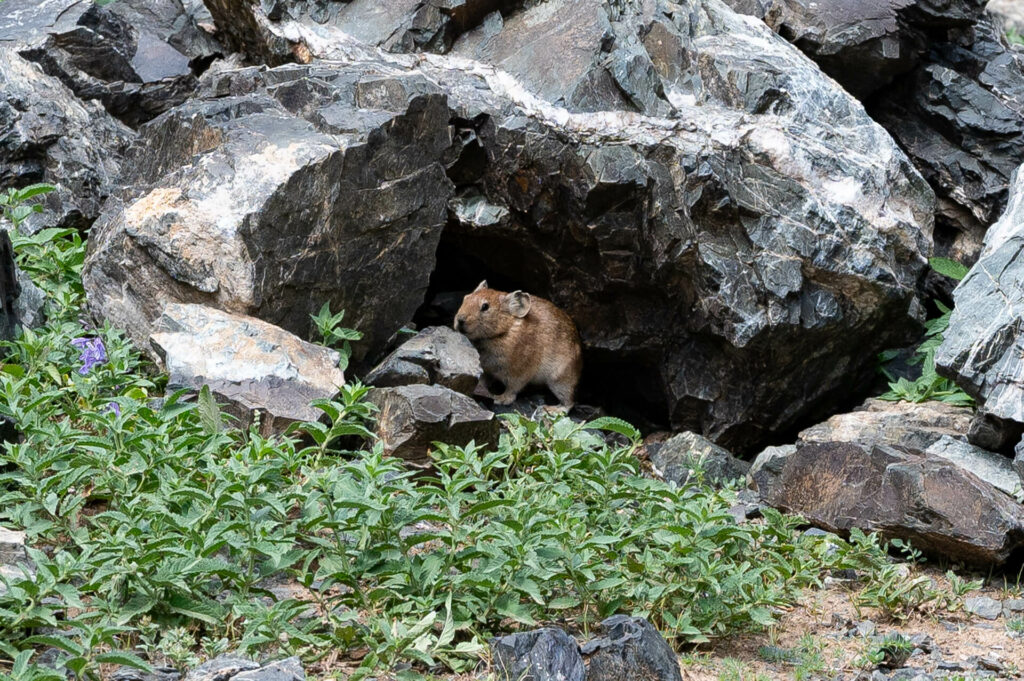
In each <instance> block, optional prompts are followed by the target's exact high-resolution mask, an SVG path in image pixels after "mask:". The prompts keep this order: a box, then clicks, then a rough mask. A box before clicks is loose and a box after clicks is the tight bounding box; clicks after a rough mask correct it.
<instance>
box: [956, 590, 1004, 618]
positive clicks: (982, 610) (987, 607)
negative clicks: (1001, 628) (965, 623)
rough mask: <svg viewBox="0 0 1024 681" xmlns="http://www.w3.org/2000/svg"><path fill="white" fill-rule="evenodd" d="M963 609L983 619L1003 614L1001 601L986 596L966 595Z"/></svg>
mask: <svg viewBox="0 0 1024 681" xmlns="http://www.w3.org/2000/svg"><path fill="white" fill-rule="evenodd" d="M964 610H966V611H967V612H969V613H971V614H973V615H977V616H978V617H981V618H983V619H987V620H994V619H996V618H998V617H999V616H1000V615H1001V614H1003V602H1002V601H997V600H995V599H994V598H989V597H988V596H968V597H967V598H965V599H964Z"/></svg>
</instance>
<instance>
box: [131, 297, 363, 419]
mask: <svg viewBox="0 0 1024 681" xmlns="http://www.w3.org/2000/svg"><path fill="white" fill-rule="evenodd" d="M149 342H150V344H151V346H152V348H153V350H154V351H155V353H156V355H157V356H158V357H159V359H160V361H161V363H162V365H163V368H164V369H165V370H166V371H167V373H168V380H167V387H168V389H170V390H175V389H178V388H189V389H192V390H199V389H200V388H202V386H204V385H208V386H209V387H210V390H211V391H212V392H213V393H214V395H215V396H217V397H218V398H221V399H223V400H227V408H228V412H229V413H231V414H232V415H233V416H235V417H236V418H237V419H238V420H239V423H238V424H237V425H238V427H240V428H243V429H245V428H247V427H248V426H249V424H251V423H252V422H253V420H254V419H255V418H257V416H256V415H257V413H258V414H259V417H258V418H259V420H260V430H261V431H262V432H263V433H264V434H265V435H266V434H270V433H283V432H284V431H285V430H286V429H287V427H288V426H289V425H291V424H292V423H295V422H297V421H316V420H317V419H318V418H319V416H320V412H319V411H318V410H317V409H315V408H313V407H311V406H310V402H311V401H313V400H317V399H330V398H332V397H334V396H335V395H336V394H337V393H338V390H339V389H340V388H341V386H342V385H344V383H345V377H344V375H343V374H342V372H341V369H339V368H338V353H337V352H336V351H334V350H330V349H328V348H325V347H322V346H319V345H313V344H311V343H307V342H305V341H303V340H302V339H300V338H297V337H296V336H294V335H292V334H290V333H288V332H287V331H284V330H282V329H279V328H277V327H275V326H273V325H271V324H267V323H266V322H263V321H260V320H258V319H252V318H250V317H243V316H240V315H232V314H227V313H225V312H221V311H220V310H215V309H212V308H209V307H205V306H203V305H181V304H170V305H167V306H166V307H165V308H164V311H163V314H162V315H161V316H160V318H159V319H158V320H157V322H156V324H155V325H154V332H153V334H152V335H151V336H150V337H149Z"/></svg>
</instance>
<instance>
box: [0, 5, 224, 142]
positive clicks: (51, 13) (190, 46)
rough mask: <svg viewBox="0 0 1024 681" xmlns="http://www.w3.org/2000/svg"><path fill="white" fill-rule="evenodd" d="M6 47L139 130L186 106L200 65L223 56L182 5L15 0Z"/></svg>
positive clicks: (5, 23) (2, 37)
mask: <svg viewBox="0 0 1024 681" xmlns="http://www.w3.org/2000/svg"><path fill="white" fill-rule="evenodd" d="M0 46H5V47H11V48H13V49H16V50H17V51H18V53H19V54H20V55H21V56H23V57H25V58H27V59H29V60H31V61H34V62H37V63H38V64H40V65H41V66H42V68H43V70H44V71H45V72H46V73H48V74H49V75H51V76H55V77H57V78H59V79H60V80H61V81H62V82H63V83H64V84H65V85H66V86H67V87H69V88H70V89H71V90H72V91H74V93H75V94H76V95H77V96H78V97H79V98H80V99H83V100H92V99H95V100H99V101H100V102H102V103H103V105H104V106H105V107H106V109H107V110H108V111H109V112H110V113H111V114H113V115H114V116H116V117H117V118H119V119H121V120H122V121H123V122H125V123H127V124H128V125H131V126H137V125H139V124H140V123H142V122H145V121H147V120H149V119H151V118H153V117H155V116H156V115H158V114H159V113H161V112H162V111H166V110H167V109H169V108H171V107H172V106H175V105H177V104H180V103H181V102H183V101H185V99H186V98H187V97H188V96H189V95H190V94H191V93H192V91H193V90H194V89H195V86H196V79H195V75H194V73H193V67H195V68H196V69H197V70H198V69H199V68H202V67H205V66H206V65H208V64H209V61H211V60H212V59H213V57H214V56H215V55H216V54H218V53H219V47H218V46H217V44H216V42H215V41H214V40H213V38H212V37H211V36H210V35H209V34H208V33H206V32H205V31H202V30H200V29H199V28H198V26H197V25H196V24H195V21H194V19H193V17H192V16H190V14H189V13H188V12H186V9H185V7H184V6H183V5H182V2H181V0H119V1H118V2H117V3H114V4H112V5H110V6H109V7H108V6H99V5H97V4H96V3H95V2H92V1H91V0H46V1H45V2H42V3H40V2H36V0H7V5H6V6H5V7H4V12H3V14H2V15H0Z"/></svg>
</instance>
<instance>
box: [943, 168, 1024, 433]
mask: <svg viewBox="0 0 1024 681" xmlns="http://www.w3.org/2000/svg"><path fill="white" fill-rule="evenodd" d="M1022 252H1024V170H1018V171H1017V172H1016V173H1014V176H1013V181H1012V183H1011V188H1010V200H1009V205H1008V206H1007V209H1006V212H1005V213H1004V214H1003V216H1002V218H1000V220H999V221H998V222H997V223H996V224H994V225H993V226H992V227H991V229H989V231H988V233H987V234H986V235H985V247H984V249H983V250H982V252H981V256H980V258H979V259H978V262H977V264H975V265H974V267H972V268H971V270H970V272H968V274H967V276H966V277H964V279H963V280H962V281H961V282H960V284H959V285H958V286H957V287H956V290H955V291H954V294H953V296H954V300H955V302H956V306H955V307H954V309H953V314H952V316H951V317H950V320H949V328H948V329H947V330H946V333H945V334H944V340H943V343H942V345H941V346H940V347H939V349H938V350H937V351H936V353H935V364H936V368H937V369H938V371H939V372H940V373H942V374H943V375H946V376H949V377H951V378H953V379H954V380H955V381H956V382H957V383H958V384H959V385H960V386H961V387H963V389H964V390H966V391H967V392H968V393H970V394H971V395H972V396H973V397H975V398H976V399H978V401H979V402H981V403H982V405H983V408H984V411H985V412H987V413H988V414H991V415H993V416H995V417H998V418H1001V419H1009V420H1012V421H1016V422H1018V423H1024V328H1022V322H1021V320H1022V319H1024V288H1022V286H1024V264H1022V260H1021V254H1022Z"/></svg>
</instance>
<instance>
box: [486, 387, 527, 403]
mask: <svg viewBox="0 0 1024 681" xmlns="http://www.w3.org/2000/svg"><path fill="white" fill-rule="evenodd" d="M526 383H527V382H526V381H512V380H508V381H506V382H505V392H503V393H501V394H500V395H495V396H494V403H495V404H500V405H502V406H504V407H507V406H508V405H510V404H512V403H513V402H515V401H516V397H518V396H519V391H520V390H522V389H523V388H525V387H526Z"/></svg>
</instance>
